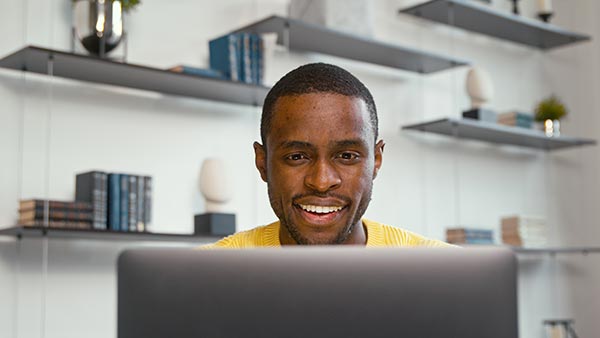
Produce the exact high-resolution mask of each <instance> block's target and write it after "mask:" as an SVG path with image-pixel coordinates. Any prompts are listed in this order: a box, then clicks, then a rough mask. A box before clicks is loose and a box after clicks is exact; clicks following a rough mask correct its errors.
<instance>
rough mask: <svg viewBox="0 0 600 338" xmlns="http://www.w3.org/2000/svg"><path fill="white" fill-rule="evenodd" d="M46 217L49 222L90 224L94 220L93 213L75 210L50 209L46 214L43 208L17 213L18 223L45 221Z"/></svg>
mask: <svg viewBox="0 0 600 338" xmlns="http://www.w3.org/2000/svg"><path fill="white" fill-rule="evenodd" d="M46 217H47V218H48V219H49V220H58V221H83V222H92V221H93V220H94V214H93V211H86V212H79V211H77V210H64V209H63V210H58V209H50V210H49V211H48V212H46V210H45V209H43V208H35V209H29V210H20V211H19V222H20V223H21V222H29V221H35V220H42V221H43V220H45V219H46Z"/></svg>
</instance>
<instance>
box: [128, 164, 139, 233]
mask: <svg viewBox="0 0 600 338" xmlns="http://www.w3.org/2000/svg"><path fill="white" fill-rule="evenodd" d="M128 224H129V231H132V232H133V231H137V176H134V175H129V223H128Z"/></svg>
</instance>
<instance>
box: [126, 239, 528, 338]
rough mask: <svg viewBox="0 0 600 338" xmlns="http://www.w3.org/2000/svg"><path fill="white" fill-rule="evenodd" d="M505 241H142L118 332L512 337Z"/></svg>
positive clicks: (512, 262) (510, 270) (511, 263)
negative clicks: (277, 244) (497, 244)
mask: <svg viewBox="0 0 600 338" xmlns="http://www.w3.org/2000/svg"><path fill="white" fill-rule="evenodd" d="M517 331H518V329H517V291H516V259H515V257H514V255H513V254H512V253H511V252H510V251H509V250H506V249H365V248H356V247H355V248H349V247H319V248H307V247H302V248H290V249H252V250H189V249H175V250H173V249H145V250H132V251H126V252H124V253H123V254H121V256H120V257H119V261H118V338H159V337H160V338H166V337H177V338H191V337H194V338H199V337H227V338H229V337H266V338H271V337H272V338H275V337H277V338H282V337H302V338H307V337H332V338H338V337H340V338H341V337H344V338H347V337H369V338H370V337H440V338H442V337H443V338H453V337H456V338H516V337H517V336H518V332H517Z"/></svg>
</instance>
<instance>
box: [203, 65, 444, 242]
mask: <svg viewBox="0 0 600 338" xmlns="http://www.w3.org/2000/svg"><path fill="white" fill-rule="evenodd" d="M261 139H262V145H261V144H259V143H258V142H255V143H254V152H255V160H256V168H257V169H258V171H259V173H260V176H261V178H262V179H263V181H265V182H266V183H267V186H268V192H269V200H270V202H271V207H272V208H273V211H274V212H275V215H277V217H278V218H279V221H277V222H274V223H272V224H269V225H266V226H262V227H258V228H255V229H252V230H248V231H244V232H240V233H237V234H234V235H232V236H229V237H227V238H224V239H222V240H220V241H219V242H217V243H215V244H213V245H212V246H213V247H229V248H243V247H261V246H281V245H297V244H300V245H329V244H354V245H363V246H364V245H366V246H446V245H447V244H446V243H444V242H441V241H436V240H430V239H427V238H424V237H422V236H420V235H417V234H414V233H412V232H409V231H406V230H402V229H400V228H397V227H392V226H388V225H383V224H380V223H377V222H373V221H369V220H366V219H363V218H362V216H363V214H364V213H365V211H366V210H367V207H368V205H369V202H370V200H371V192H372V188H373V180H374V179H375V177H377V172H378V171H379V169H380V167H381V164H382V160H383V149H384V146H385V143H384V142H383V141H382V140H379V141H378V119H377V109H376V107H375V102H374V101H373V97H372V96H371V93H370V92H369V90H368V89H367V87H365V85H364V84H363V83H362V82H360V81H359V80H358V79H357V78H356V77H354V76H353V75H352V74H350V73H349V72H347V71H346V70H344V69H342V68H340V67H337V66H333V65H329V64H323V63H314V64H308V65H304V66H301V67H299V68H297V69H295V70H293V71H291V72H290V73H288V74H287V75H285V76H284V77H283V78H282V79H281V80H279V82H277V83H276V84H275V86H274V87H273V88H272V89H271V91H270V92H269V93H268V94H267V97H266V98H265V102H264V105H263V112H262V118H261Z"/></svg>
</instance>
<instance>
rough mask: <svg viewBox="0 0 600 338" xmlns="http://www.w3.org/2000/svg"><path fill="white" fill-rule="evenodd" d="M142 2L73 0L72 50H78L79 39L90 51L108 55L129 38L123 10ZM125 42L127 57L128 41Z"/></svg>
mask: <svg viewBox="0 0 600 338" xmlns="http://www.w3.org/2000/svg"><path fill="white" fill-rule="evenodd" d="M139 3H140V1H139V0H73V27H72V42H71V49H72V51H73V52H75V50H76V45H78V42H77V41H79V43H80V44H81V46H82V47H83V48H85V50H86V51H88V52H89V53H90V54H92V55H96V56H99V57H101V58H105V57H107V54H109V53H111V52H113V51H114V50H115V49H116V48H117V46H119V44H121V43H122V42H123V41H124V40H126V33H125V30H124V13H125V12H128V11H129V10H131V9H133V8H135V7H136V6H137V5H139ZM123 44H124V49H123V56H122V59H123V60H125V59H126V58H127V42H126V41H125V42H123Z"/></svg>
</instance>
